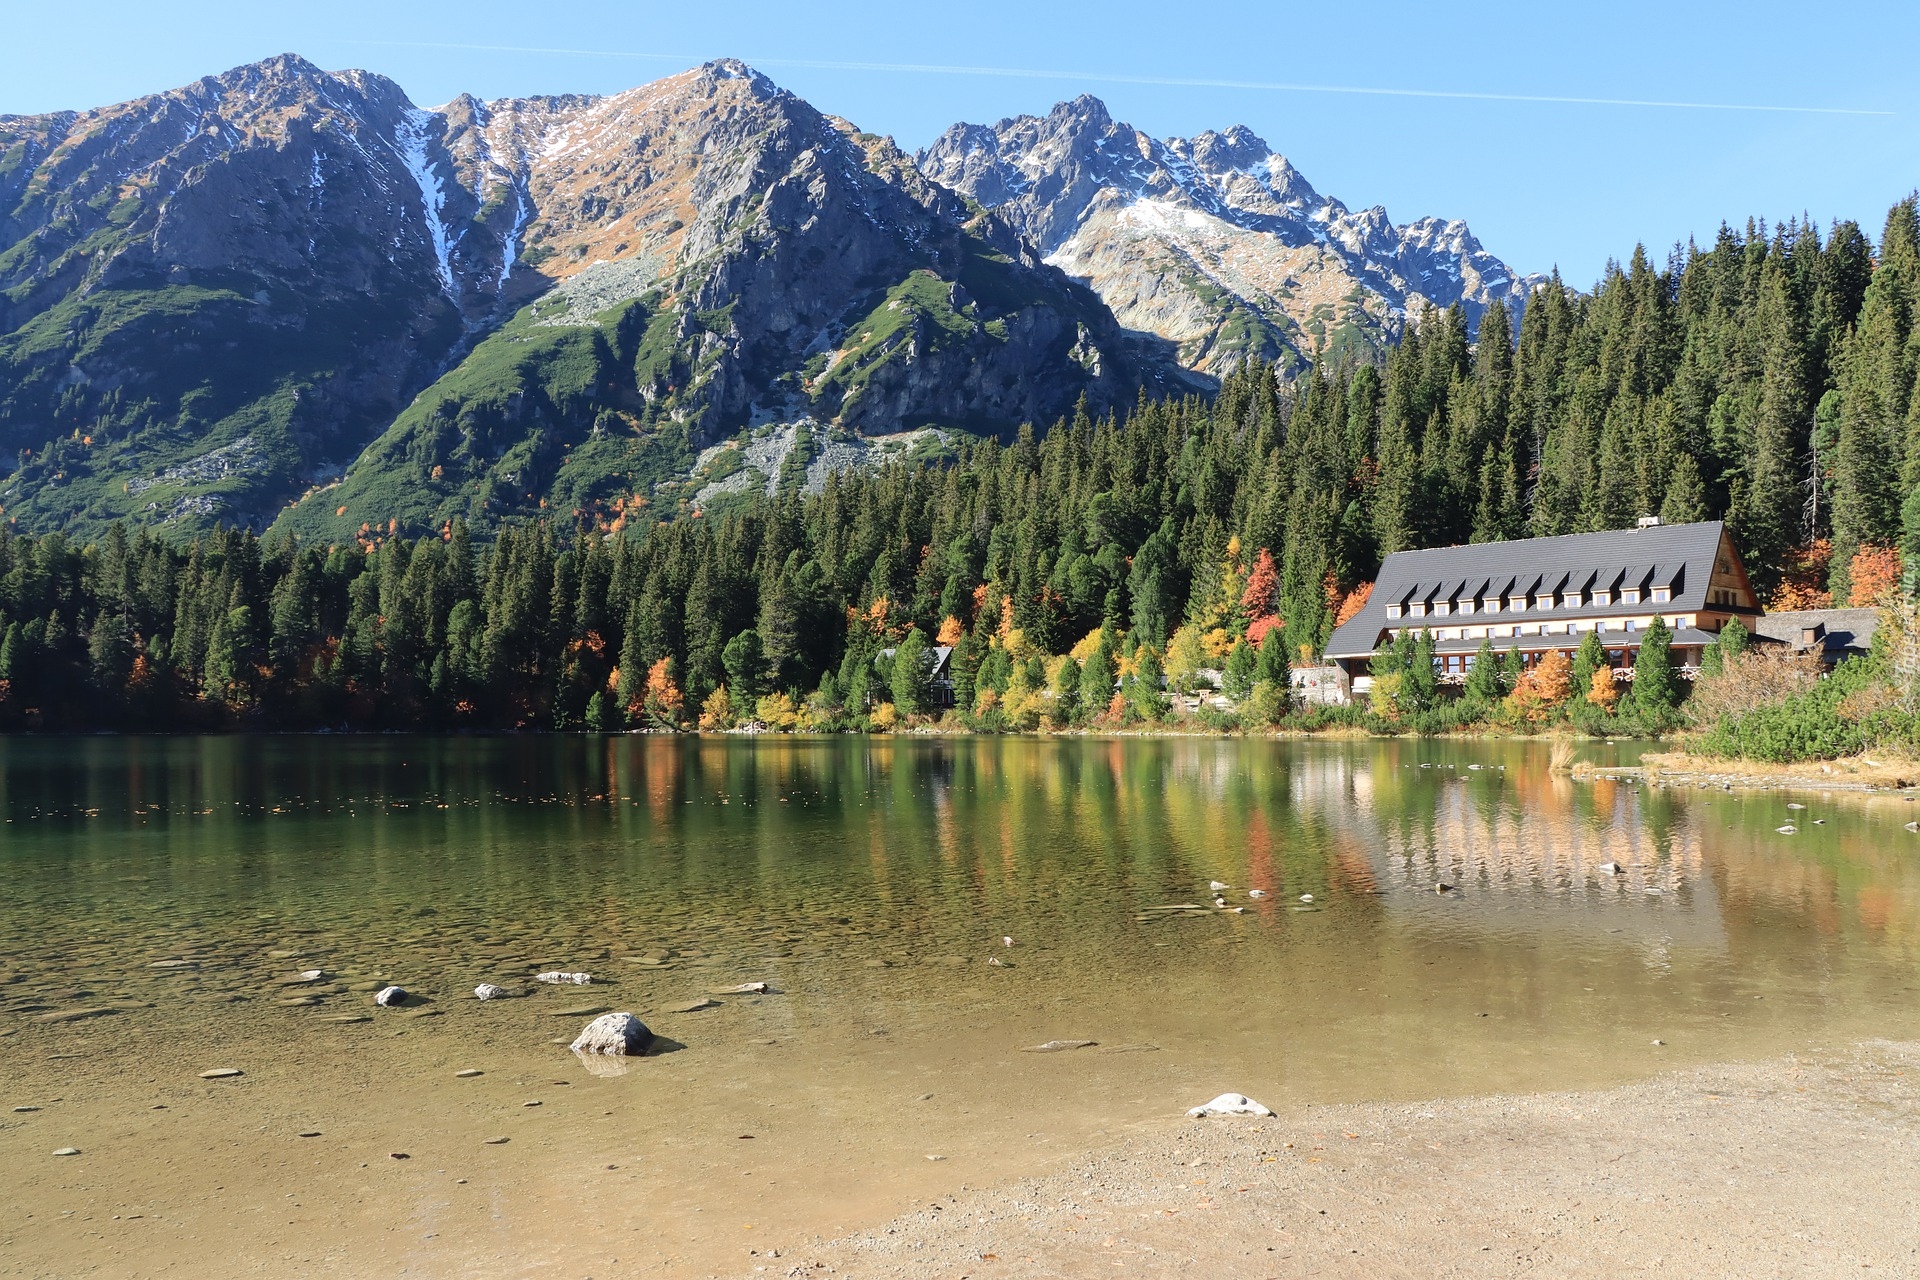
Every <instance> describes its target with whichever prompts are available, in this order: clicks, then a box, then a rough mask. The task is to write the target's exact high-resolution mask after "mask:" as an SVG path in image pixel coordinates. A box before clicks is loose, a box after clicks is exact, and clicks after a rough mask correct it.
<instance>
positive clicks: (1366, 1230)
mask: <svg viewBox="0 0 1920 1280" xmlns="http://www.w3.org/2000/svg"><path fill="white" fill-rule="evenodd" d="M1916 1222H1920V1045H1916V1044H1892V1043H1877V1044H1868V1045H1862V1046H1859V1047H1857V1048H1853V1049H1850V1050H1845V1051H1832V1052H1822V1053H1814V1054H1805V1055H1798V1056H1795V1057H1790V1058H1783V1059H1776V1060H1773V1061H1768V1062H1761V1063H1753V1064H1728V1065H1722V1066H1713V1067H1704V1068H1692V1069H1687V1070H1682V1071H1676V1072H1673V1073H1670V1074H1666V1075H1662V1076H1660V1077H1658V1078H1656V1079H1654V1080H1650V1081H1647V1082H1646V1083H1644V1084H1638V1085H1632V1086H1627V1087H1623V1088H1617V1089H1610V1090H1604V1091H1595V1092H1584V1093H1542V1094H1532V1095H1526V1096H1517V1097H1490V1098H1473V1099H1462V1100H1453V1101H1444V1102H1432V1103H1425V1104H1411V1105H1390V1106H1335V1107H1309V1108H1303V1109H1299V1110H1296V1111H1293V1112H1290V1113H1283V1114H1280V1115H1277V1116H1275V1117H1274V1118H1273V1119H1271V1120H1208V1121H1192V1122H1187V1121H1182V1122H1169V1123H1167V1124H1165V1125H1163V1126H1159V1127H1157V1128H1155V1129H1153V1130H1152V1131H1150V1132H1145V1133H1141V1134H1139V1135H1137V1136H1136V1137H1134V1138H1132V1139H1130V1140H1128V1141H1127V1142H1125V1143H1123V1144H1122V1145H1120V1146H1118V1147H1116V1148H1115V1149H1113V1150H1111V1151H1107V1152H1104V1153H1101V1154H1098V1155H1093V1156H1090V1157H1089V1158H1087V1159H1086V1160H1084V1161H1081V1162H1077V1163H1075V1164H1073V1165H1072V1166H1071V1167H1070V1168H1067V1169H1065V1170H1063V1171H1061V1172H1058V1173H1054V1174H1051V1175H1049V1176H1046V1177H1042V1178H1038V1179H1034V1180H1030V1181H1024V1182H1020V1183H1017V1184H1015V1185H1012V1186H1006V1187H995V1188H987V1189H982V1190H970V1191H965V1192H961V1193H959V1194H957V1195H954V1196H951V1197H947V1198H944V1199H941V1200H938V1201H930V1202H929V1203H928V1205H927V1206H926V1207H925V1208H923V1209H921V1210H919V1211H917V1212H915V1213H912V1214H909V1215H907V1216H904V1217H901V1218H899V1219H897V1220H895V1221H893V1222H891V1223H889V1224H887V1225H886V1226H884V1227H881V1228H877V1229H875V1230H872V1231H868V1232H862V1233H860V1234H857V1235H853V1236H849V1237H846V1238H843V1239H840V1240H835V1241H833V1242H831V1243H829V1244H826V1245H824V1246H818V1247H814V1248H810V1249H808V1248H802V1249H797V1250H791V1251H782V1253H781V1256H779V1257H777V1258H775V1257H771V1256H768V1257H765V1258H761V1259H756V1260H755V1261H754V1264H753V1265H752V1266H750V1267H749V1268H747V1269H746V1270H745V1272H744V1274H748V1275H753V1274H775V1275H786V1276H811V1275H818V1276H825V1275H850V1276H860V1277H868V1276H871V1277H922V1276H953V1277H962V1276H969V1277H994V1276H1007V1277H1040V1276H1096V1275H1149V1276H1157V1275H1191V1276H1233V1277H1243V1276H1244V1277H1262V1276H1354V1277H1361V1276H1368V1277H1372V1276H1409V1277H1411V1276H1420V1277H1436V1276H1517V1275H1541V1276H1557V1277H1573V1276H1596V1277H1598V1276H1621V1275H1657V1276H1684V1277H1693V1278H1698V1277H1719V1276H1725V1277H1759V1276H1795V1277H1807V1276H1841V1275H1862V1274H1867V1275H1880V1276H1913V1275H1920V1230H1916V1228H1915V1223H1916Z"/></svg>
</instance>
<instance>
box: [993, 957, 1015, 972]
mask: <svg viewBox="0 0 1920 1280" xmlns="http://www.w3.org/2000/svg"><path fill="white" fill-rule="evenodd" d="M987 963H988V964H990V965H992V966H993V967H994V968H996V969H1011V968H1013V966H1012V965H1010V964H1008V963H1007V962H1006V961H1005V960H1002V959H1001V958H1000V957H999V956H988V957H987Z"/></svg>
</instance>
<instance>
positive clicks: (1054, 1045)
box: [1020, 1040, 1100, 1053]
mask: <svg viewBox="0 0 1920 1280" xmlns="http://www.w3.org/2000/svg"><path fill="white" fill-rule="evenodd" d="M1099 1043H1100V1042H1099V1041H1098V1040H1049V1041H1047V1042H1046V1043H1045V1044H1036V1045H1029V1046H1027V1047H1026V1048H1025V1049H1022V1050H1021V1051H1020V1052H1022V1053H1059V1052H1060V1051H1062V1050H1063V1049H1090V1048H1092V1047H1093V1046H1094V1045H1096V1044H1099Z"/></svg>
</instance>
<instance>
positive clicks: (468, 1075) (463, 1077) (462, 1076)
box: [453, 1067, 487, 1080]
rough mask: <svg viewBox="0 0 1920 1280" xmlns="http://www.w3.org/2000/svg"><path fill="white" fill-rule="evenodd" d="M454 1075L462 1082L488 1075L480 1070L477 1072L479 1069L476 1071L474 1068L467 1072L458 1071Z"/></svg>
mask: <svg viewBox="0 0 1920 1280" xmlns="http://www.w3.org/2000/svg"><path fill="white" fill-rule="evenodd" d="M453 1074H454V1076H455V1077H456V1078H457V1079H460V1080H471V1079H473V1078H474V1077H475V1076H483V1075H485V1074H487V1073H486V1072H484V1071H480V1070H477V1069H475V1068H473V1067H468V1068H467V1069H466V1070H465V1071H456V1072H454V1073H453Z"/></svg>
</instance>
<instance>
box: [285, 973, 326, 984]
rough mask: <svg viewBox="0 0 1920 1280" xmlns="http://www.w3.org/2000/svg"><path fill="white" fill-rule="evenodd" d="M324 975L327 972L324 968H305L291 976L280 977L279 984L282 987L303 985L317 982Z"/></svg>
mask: <svg viewBox="0 0 1920 1280" xmlns="http://www.w3.org/2000/svg"><path fill="white" fill-rule="evenodd" d="M326 976H327V974H326V971H325V970H324V969H305V970H302V971H301V972H299V973H296V974H294V975H293V976H292V977H291V978H282V979H280V985H281V986H283V987H304V986H307V985H308V984H310V983H314V982H319V981H320V980H321V979H323V978H325V977H326Z"/></svg>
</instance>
